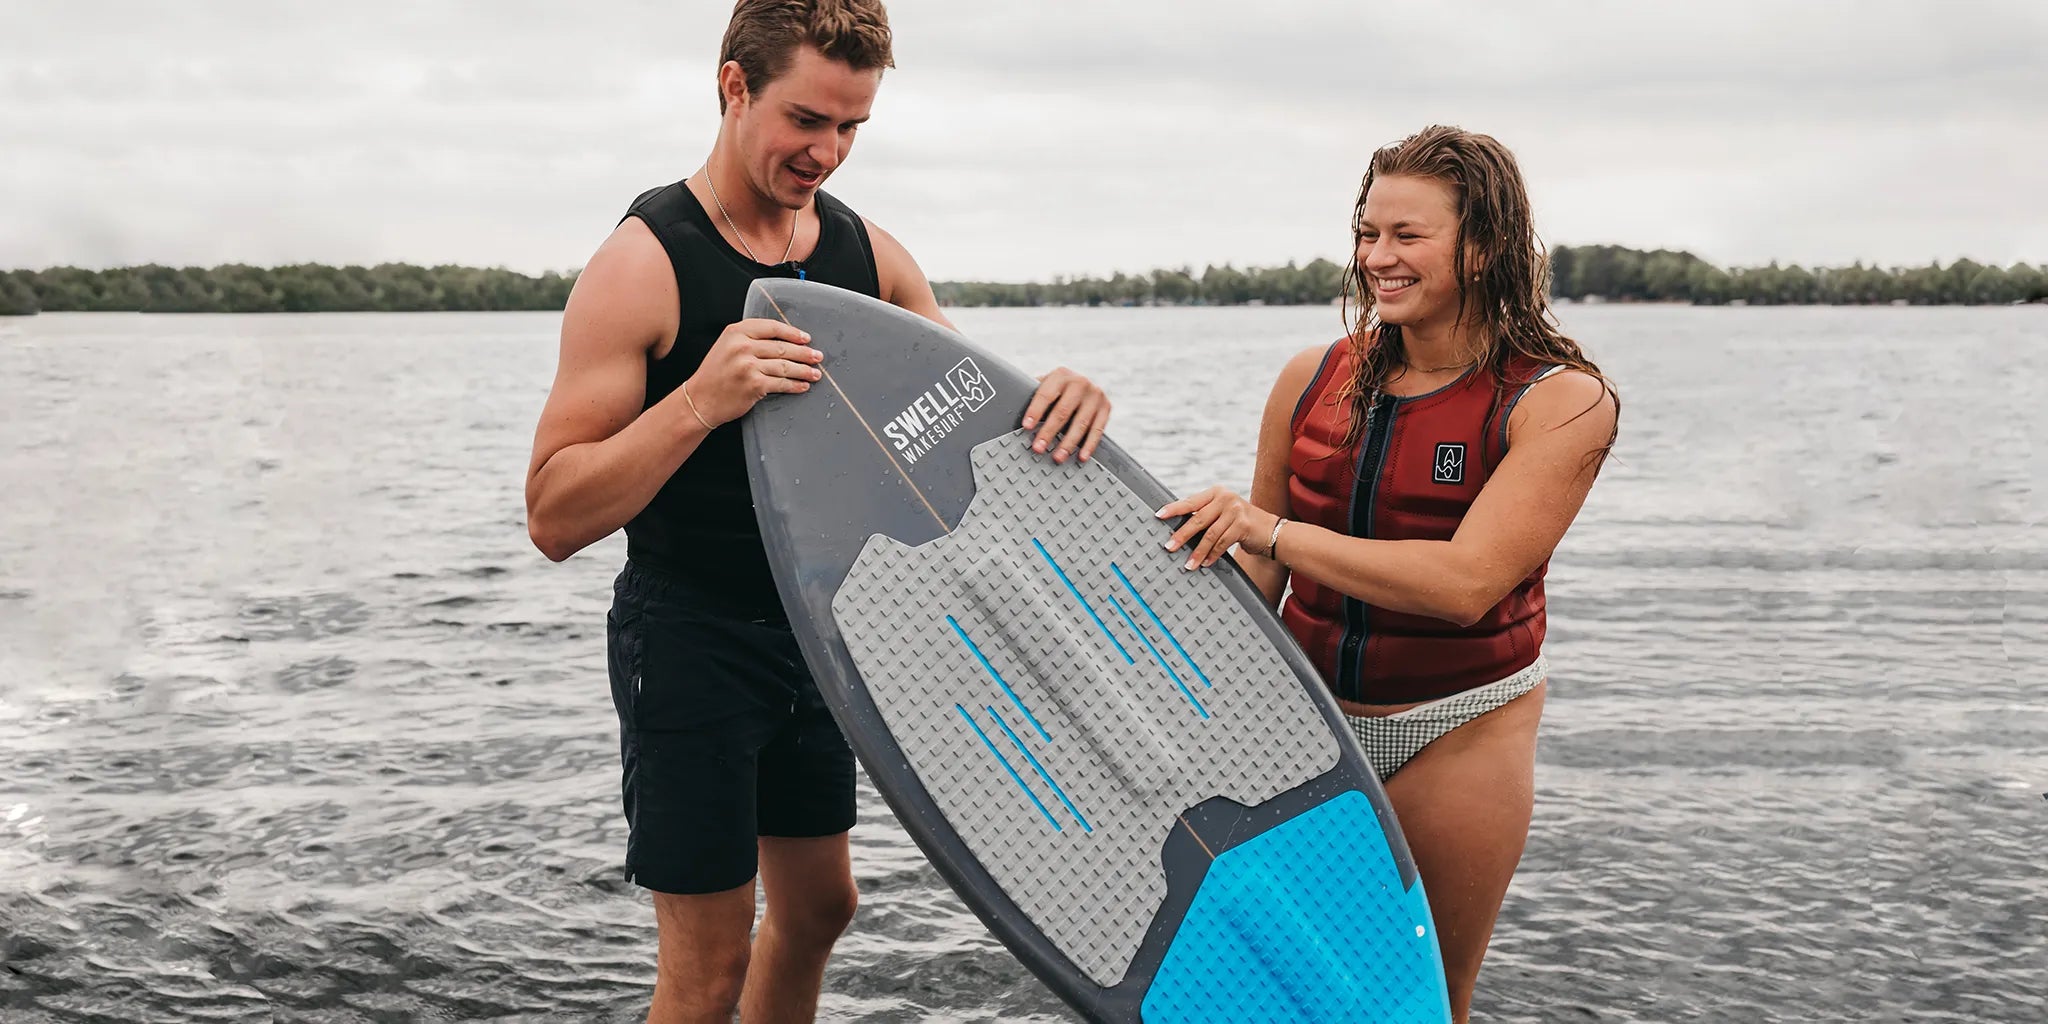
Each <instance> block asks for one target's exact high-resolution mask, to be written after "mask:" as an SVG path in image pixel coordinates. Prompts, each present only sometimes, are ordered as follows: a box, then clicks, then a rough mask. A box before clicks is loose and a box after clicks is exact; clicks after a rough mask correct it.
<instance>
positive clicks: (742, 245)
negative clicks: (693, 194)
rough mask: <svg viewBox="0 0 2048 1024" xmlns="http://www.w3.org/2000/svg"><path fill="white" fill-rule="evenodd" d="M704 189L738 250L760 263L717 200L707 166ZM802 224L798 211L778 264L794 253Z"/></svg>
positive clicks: (719, 200)
mask: <svg viewBox="0 0 2048 1024" xmlns="http://www.w3.org/2000/svg"><path fill="white" fill-rule="evenodd" d="M704 187H705V188H708V189H710V190H711V202H712V203H713V204H714V205H716V206H717V207H718V215H719V216H720V217H724V218H725V226H726V227H729V228H731V229H732V236H733V237H734V238H737V239H739V240H740V248H742V249H745V250H746V251H747V258H748V259H750V260H753V261H754V262H756V263H759V262H761V257H759V256H756V255H754V247H753V246H751V245H748V244H747V236H746V235H745V234H742V233H741V232H740V226H739V225H738V224H734V223H733V222H732V214H730V213H727V212H725V200H723V199H720V198H718V185H717V184H716V183H714V182H713V181H712V180H711V168H710V166H708V165H707V166H706V167H705V168H704ZM803 222H804V215H803V211H802V210H798V211H797V215H796V219H795V220H793V221H791V222H790V225H789V244H788V245H785V246H783V247H782V259H781V260H779V261H778V262H781V263H788V262H789V254H790V253H793V252H795V251H796V229H797V228H798V227H799V226H800V225H802V224H803Z"/></svg>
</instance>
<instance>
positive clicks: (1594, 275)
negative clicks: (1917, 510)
mask: <svg viewBox="0 0 2048 1024" xmlns="http://www.w3.org/2000/svg"><path fill="white" fill-rule="evenodd" d="M1343 285H1344V268H1342V267H1340V266H1338V265H1337V264H1335V263H1332V262H1330V261H1328V260H1320V259H1319V260H1316V261H1314V262H1312V263H1309V264H1308V265H1306V266H1296V265H1294V264H1293V263H1289V264H1287V265H1286V266H1284V267H1252V268H1248V269H1244V270H1239V269H1237V268H1235V267H1232V266H1230V265H1228V264H1225V265H1224V266H1220V267H1219V266H1213V265H1212V266H1210V267H1207V268H1205V269H1204V270H1203V271H1202V272H1201V273H1200V274H1196V273H1195V272H1194V271H1193V270H1192V269H1190V268H1188V267H1181V268H1179V269H1177V270H1154V271H1152V272H1151V273H1149V274H1122V273H1119V274H1116V275H1114V276H1112V277H1109V278H1099V277H1076V278H1054V279H1053V281H1052V283H1050V284H1038V283H1031V284H993V283H988V282H981V281H940V282H937V283H935V284H934V285H933V286H932V287H933V289H934V290H935V291H937V292H938V296H939V301H940V302H942V303H946V304H948V305H957V306H1047V305H1053V306H1061V305H1064V306H1103V305H1125V306H1131V305H1153V304H1168V305H1182V304H1197V303H1198V304H1203V305H1211V306H1236V305H1245V304H1248V303H1253V302H1258V303H1263V304H1265V305H1269V306H1271V305H1299V304H1323V303H1327V302H1330V301H1332V300H1333V299H1335V298H1336V297H1337V296H1338V294H1339V293H1340V292H1341V291H1342V289H1343ZM1550 292H1551V294H1552V295H1553V296H1556V297H1558V298H1562V299H1571V300H1573V301H1585V300H1588V299H1591V300H1595V301H1607V302H1691V303H1695V304H1699V305H1727V304H1730V303H1746V304H1749V305H1756V306H1764V305H1771V306H1775V305H1884V304H1891V303H1907V304H1911V305H1916V306H1920V305H1949V304H1972V305H2000V304H2005V303H2012V302H2040V301H2043V300H2044V299H2048V275H2044V273H2043V272H2042V271H2041V270H2039V269H2036V268H2034V267H2031V266H2028V265H2027V264H2024V263H2019V264H2015V265H2013V266H2011V267H1995V266H1985V265H1983V264H1980V263H1975V262H1972V261H1970V260H1957V261H1956V262H1954V263H1951V264H1949V265H1948V266H1946V267H1944V266H1942V265H1940V264H1939V263H1935V264H1929V265H1928V266H1925V267H1912V268H1893V269H1880V268H1877V267H1866V266H1864V265H1862V264H1861V263H1858V264H1856V265H1854V266H1850V267H1823V268H1818V269H1813V270H1808V269H1806V268H1805V267H1800V266H1790V267H1781V266H1779V265H1777V264H1776V263H1772V264H1771V265H1769V266H1766V267H1738V268H1735V269H1733V270H1723V269H1721V268H1720V267H1716V266H1714V265H1713V264H1711V263H1708V262H1707V261H1705V260H1703V259H1700V258H1699V257H1697V256H1694V255H1693V254H1691V253H1687V252H1672V251H1670V250H1668V249H1658V250H1655V251H1653V252H1645V251H1643V250H1641V249H1628V248H1623V247H1622V246H1618V245H1589V246H1568V245H1560V246H1556V247H1555V248H1552V249H1551V250H1550Z"/></svg>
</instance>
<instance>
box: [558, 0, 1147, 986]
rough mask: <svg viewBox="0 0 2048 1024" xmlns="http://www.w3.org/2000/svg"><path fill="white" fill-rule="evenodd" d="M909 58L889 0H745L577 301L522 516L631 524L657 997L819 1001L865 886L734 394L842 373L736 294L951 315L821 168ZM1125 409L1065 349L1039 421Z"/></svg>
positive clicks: (584, 527) (841, 152)
mask: <svg viewBox="0 0 2048 1024" xmlns="http://www.w3.org/2000/svg"><path fill="white" fill-rule="evenodd" d="M893 66H894V62H893V59H892V57H891V54H890V33H889V26H888V19H887V14H886V13H885V12H884V10H883V7H882V4H881V2H880V0H740V2H739V3H738V5H737V6H736V7H735V8H734V10H733V17H732V22H731V24H730V25H729V26H728V28H727V29H726V35H725V43H724V49H723V51H722V53H721V57H720V67H719V69H718V98H719V107H720V110H721V111H722V113H723V119H722V121H721V123H720V125H719V130H718V138H717V141H716V143H715V144H714V145H713V147H712V150H711V155H710V157H709V159H707V160H706V161H705V164H704V167H703V168H702V169H701V170H699V171H698V172H697V173H696V174H694V175H691V176H690V177H689V178H688V179H686V180H684V181H682V182H678V183H676V184H674V185H670V186H667V187H665V188H660V189H656V190H653V191H651V192H648V193H646V194H644V195H642V196H641V197H640V198H639V199H638V200H637V201H635V202H634V204H633V206H632V208H631V209H630V211H629V212H628V214H627V216H626V218H625V219H624V220H623V221H621V223H620V224H619V226H618V228H617V229H616V230H615V231H614V232H613V233H612V235H611V237H610V238H608V239H607V240H606V241H605V242H604V244H603V245H602V246H600V247H599V249H598V251H597V253H596V255H594V256H593V257H592V258H591V260H590V262H589V265H588V266H587V267H585V269H584V271H583V274H582V276H581V277H580V278H578V280H577V282H576V288H575V291H574V293H573V294H572V295H571V296H570V298H569V303H568V308H567V310H566V311H565V313H564V316H563V323H562V347H561V362H560V366H559V369H558V371H557V376H556V378H555V383H554V388H553V390H552V392H551V393H550V394H549V396H548V402H547V406H546V408H545V409H544V410H543V412H542V413H541V419H540V425H539V427H538V428H537V430H536V432H535V438H534V451H533V461H532V463H531V465H530V466H529V468H528V471H527V481H526V504H527V528H528V532H529V533H530V534H531V535H532V538H533V542H534V544H535V546H537V547H538V548H540V550H541V551H542V552H543V553H544V554H546V555H547V556H548V557H549V558H550V559H554V560H556V561H560V560H561V559H564V558H567V557H568V556H569V555H571V554H573V553H575V552H576V551H578V550H581V549H582V548H584V547H585V546H587V545H589V544H591V543H592V542H594V541H597V540H599V539H601V538H603V537H605V536H607V535H609V534H611V533H612V531H614V530H618V529H620V528H622V527H623V528H624V529H625V531H626V537H627V564H626V567H625V570H624V572H622V573H621V574H620V576H619V579H618V583H617V586H616V590H615V597H614V604H613V607H612V612H611V615H610V617H609V622H608V630H607V633H608V637H609V648H610V649H609V662H610V671H611V680H612V700H613V703H614V705H615V706H616V707H617V709H618V713H619V726H620V750H621V761H622V762H623V767H624V787H623V788H624V799H625V810H626V817H627V821H628V824H629V826H630V838H629V839H628V841H627V847H626V869H627V872H628V875H629V877H630V878H631V879H632V880H633V881H634V882H635V883H636V884H639V885H641V886H644V887H646V888H648V889H650V890H652V891H653V893H654V897H653V898H654V907H655V920H656V925H657V928H658V934H659V943H660V950H659V972H658V975H657V981H656V983H655V989H654V998H653V1005H652V1008H651V1010H650V1012H649V1015H648V1019H649V1020H650V1021H662V1022H669V1021H711V1020H729V1019H731V1016H732V1014H733V1012H734V1010H735V1009H737V1010H739V1012H740V1014H741V1017H742V1019H744V1020H747V1021H749V1022H764V1021H783V1020H809V1019H811V1018H812V1016H813V1015H814V1014H815V1012H816V1007H817V999H818V990H819V987H820V985H821V983H822V980H823V976H824V967H825V960H826V957H827V956H828V955H829V954H830V952H831V948H832V944H833V943H834V941H836V940H837V938H838V936H839V934H840V933H841V932H842V931H843V930H844V929H845V927H846V925H847V922H848V921H849V920H850V919H851V918H852V915H853V911H854V906H855V904H856V902H857V899H858V896H857V893H856V890H855V888H854V883H853V876H852V870H851V867H850V865H849V860H848V852H847V830H848V829H850V828H851V827H852V825H853V820H854V790H853V785H854V771H853V756H852V754H851V752H850V751H849V749H848V747H847V745H846V741H845V739H844V738H843V737H842V736H841V735H840V734H839V731H838V728H837V726H836V725H835V724H834V723H833V721H832V719H831V715H830V713H829V711H828V710H827V708H826V707H825V705H824V703H823V701H822V699H821V698H820V696H819V694H818V691H817V687H816V685H815V683H813V681H812V680H811V679H810V677H809V674H808V673H807V672H806V670H805V668H804V664H803V659H802V656H801V654H800V653H799V651H798V649H797V645H796V642H795V640H794V638H793V637H792V635H791V632H790V629H789V624H788V622H787V620H786V619H785V618H784V613H783V610H782V607H781V604H780V601H779V600H778V599H777V596H776V590H775V585H774V581H773V579H772V577H771V575H770V572H769V569H768V563H767V557H766V554H765V553H764V551H763V549H762V544H761V536H760V532H759V529H758V528H757V526H756V524H755V520H754V511H753V504H752V500H751V498H750V495H749V491H748V483H747V473H746V467H745V465H744V463H743V458H742V449H741V442H740V431H739V425H738V423H737V422H735V421H737V420H738V419H739V418H740V417H742V416H744V415H745V414H746V413H747V411H748V410H750V409H751V408H752V407H753V405H754V403H755V402H758V401H759V400H761V399H762V398H763V397H764V396H766V395H769V394H774V393H778V392H786V393H801V392H804V391H807V390H809V388H810V387H811V382H813V381H816V380H818V379H820V377H821V376H822V374H821V373H820V371H819V364H820V363H821V362H823V359H824V356H823V355H822V354H821V353H820V352H818V351H817V350H815V349H812V348H811V347H810V346H809V341H810V339H809V338H808V337H807V336H806V335H805V334H804V333H803V332H802V331H799V330H796V329H795V328H793V327H791V326H789V325H787V324H784V323H781V322H779V321H774V320H765V319H751V320H743V319H741V318H740V317H741V312H742V306H743V303H744V300H745V295H746V290H747V286H748V284H749V283H750V282H751V281H753V280H754V279H756V278H760V277H769V276H784V277H788V276H797V275H799V274H800V275H802V276H804V277H807V278H809V279H811V280H814V281H821V282H825V283H827V284H832V285H837V286H839V287H844V288H849V289H853V290H855V291H860V292H864V293H866V294H868V295H872V296H876V297H878V298H881V299H883V300H885V301H888V302H891V303H894V304H896V305H898V306H901V307H903V308H905V309H908V310H911V311H913V312H916V313H919V314H922V315H924V316H926V317H929V318H930V319H932V320H934V321H937V322H939V323H941V324H947V321H946V319H945V317H944V316H943V315H942V314H941V313H940V311H939V307H938V302H937V300H936V299H935V298H934V297H933V295H932V289H931V285H930V284H929V283H928V282H927V281H926V280H925V277H924V274H923V272H922V271H920V270H919V269H918V267H917V264H916V263H915V262H914V261H913V260H912V259H911V258H910V254H909V253H908V252H906V251H904V249H903V247H902V246H901V245H899V244H898V243H897V242H896V240H895V239H894V238H891V237H890V236H889V234H888V233H887V232H885V231H883V230H881V229H880V228H878V227H876V226H874V225H873V224H871V223H869V222H867V221H866V220H865V219H863V218H861V217H860V216H858V215H857V214H855V213H854V212H853V211H851V210H850V209H848V208H847V207H846V206H845V204H843V203H840V202H839V201H838V200H836V199H834V198H833V197H832V196H830V195H827V194H826V193H824V192H822V191H820V189H819V186H820V185H822V184H823V183H824V180H825V178H826V177H827V176H829V175H830V174H831V173H832V172H833V170H834V169H836V168H837V167H838V166H839V165H840V163H841V162H842V161H844V160H845V159H846V156H847V153H848V151H849V150H850V149H851V148H852V145H853V139H854V134H855V132H856V131H857V130H858V129H859V127H860V125H861V124H862V123H864V122H865V121H866V120H867V117H868V111H869V109H870V107H871V106H872V105H873V103H874V98H875V92H876V90H877V89H878V88H879V86H880V84H881V77H882V71H883V69H884V68H888V67H893ZM947 326H951V325H950V324H947ZM1108 418H1109V403H1108V402H1107V401H1106V400H1105V399H1104V397H1103V395H1102V392H1101V390H1100V389H1098V388H1097V387H1095V386H1094V385H1093V384H1091V383H1089V382H1088V381H1087V380H1086V379H1084V378H1082V377H1080V376H1078V375H1076V374H1074V373H1072V372H1071V371H1068V370H1065V369H1059V370H1055V371H1053V372H1052V373H1050V374H1048V375H1046V376H1045V377H1043V378H1041V386H1040V388H1039V390H1038V392H1037V393H1036V394H1035V395H1034V396H1033V397H1032V400H1031V403H1030V404H1029V406H1028V407H1027V409H1026V413H1025V417H1024V421H1023V424H1024V427H1025V428H1026V429H1027V430H1029V429H1035V431H1036V433H1035V435H1034V437H1033V448H1034V450H1036V451H1039V452H1047V453H1050V457H1051V458H1053V459H1054V460H1055V461H1057V462H1062V463H1064V462H1065V461H1066V460H1067V459H1068V458H1069V457H1070V456H1078V457H1079V458H1080V459H1082V460H1086V459H1087V458H1089V457H1090V456H1091V455H1092V454H1093V452H1094V449H1095V446H1096V444H1097V443H1098V442H1099V441H1100V439H1101V437H1102V431H1103V426H1104V424H1105V423H1106V422H1107V420H1108ZM756 877H758V878H759V879H760V881H761V885H762V888H763V890H764V891H765V896H766V903H767V913H766V915H765V916H764V918H763V919H762V921H761V927H760V931H759V935H758V936H756V937H754V938H753V939H752V941H751V942H750V941H749V933H750V931H751V930H752V928H753V924H754V906H755V899H754V882H755V879H756Z"/></svg>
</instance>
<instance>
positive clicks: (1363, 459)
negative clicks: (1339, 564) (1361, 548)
mask: <svg viewBox="0 0 2048 1024" xmlns="http://www.w3.org/2000/svg"><path fill="white" fill-rule="evenodd" d="M1396 404H1397V403H1396V402H1395V400H1394V399H1393V398H1391V397H1389V396H1387V395H1386V394H1384V393H1375V394H1374V395H1373V397H1372V407H1371V408H1370V409H1368V410H1367V411H1366V414H1365V437H1364V438H1362V439H1360V441H1359V442H1358V472H1357V479H1356V481H1355V482H1354V483H1353V484H1352V487H1351V535H1352V536H1354V537H1370V536H1372V525H1373V523H1372V520H1373V506H1374V505H1376V504H1377V503H1378V502H1379V493H1380V467H1381V466H1382V465H1384V464H1385V462H1386V459H1387V442H1388V439H1389V438H1391V437H1392V436H1393V433H1394V431H1393V426H1394V406H1395V405H1396ZM1367 633H1368V630H1367V623H1366V609H1365V602H1363V601H1360V600H1358V599H1357V598H1353V597H1346V598H1345V599H1344V639H1343V641H1342V642H1341V643H1339V644H1338V645H1337V696H1339V697H1342V698H1344V699H1345V700H1352V701H1362V700H1363V699H1364V695H1365V689H1364V683H1363V682H1362V680H1361V679H1360V671H1359V665H1358V652H1359V650H1360V649H1361V648H1363V647H1364V646H1365V640H1366V636H1367Z"/></svg>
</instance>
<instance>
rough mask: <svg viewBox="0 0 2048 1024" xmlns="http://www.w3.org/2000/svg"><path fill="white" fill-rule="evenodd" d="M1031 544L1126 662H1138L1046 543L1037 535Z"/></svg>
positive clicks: (1131, 663)
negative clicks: (1110, 629) (1105, 622)
mask: <svg viewBox="0 0 2048 1024" xmlns="http://www.w3.org/2000/svg"><path fill="white" fill-rule="evenodd" d="M1031 546H1032V547H1034V548H1037V549H1038V553H1039V554H1041V555H1043V556H1045V564H1047V565H1050V566H1052V571H1053V572H1056V573H1058V574H1059V577H1060V582H1061V583H1064V584H1066V585H1067V593H1069V594H1072V595H1074V600H1076V601H1079V602H1081V610H1082V611H1085V612H1087V613H1088V617H1089V618H1091V619H1094V620H1095V628H1096V629H1099V630H1101V631H1102V635H1103V636H1106V637H1108V638H1109V642H1110V643H1113V644H1115V645H1116V652H1117V653H1118V654H1121V655H1123V656H1124V664H1126V665H1135V664H1137V663H1138V659H1136V658H1133V657H1131V652H1129V651H1127V650H1124V645H1123V642H1122V641H1120V640H1118V639H1117V638H1116V634H1115V633H1112V632H1110V631H1109V627H1108V626H1105V625H1103V624H1102V616H1100V615H1097V614H1095V606H1094V605H1092V604H1089V603H1088V599H1087V598H1085V597H1082V596H1081V591H1080V589H1079V588H1077V587H1075V586H1074V581H1073V580H1070V579H1068V578H1067V571H1066V570H1065V569H1062V568H1060V563H1058V562H1056V561H1053V557H1052V552H1050V551H1047V550H1046V549H1045V545H1043V544H1040V543H1039V542H1038V538H1036V537H1033V538H1031Z"/></svg>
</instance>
